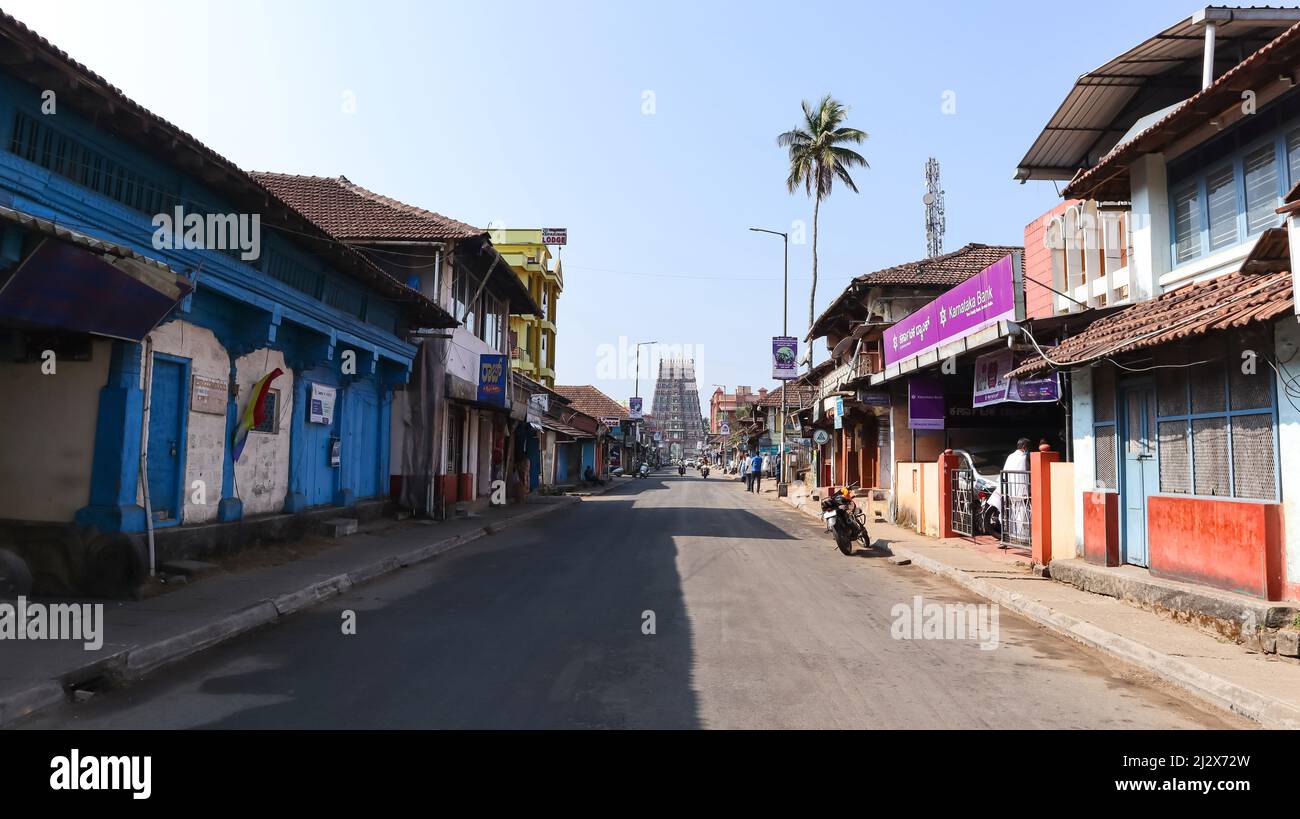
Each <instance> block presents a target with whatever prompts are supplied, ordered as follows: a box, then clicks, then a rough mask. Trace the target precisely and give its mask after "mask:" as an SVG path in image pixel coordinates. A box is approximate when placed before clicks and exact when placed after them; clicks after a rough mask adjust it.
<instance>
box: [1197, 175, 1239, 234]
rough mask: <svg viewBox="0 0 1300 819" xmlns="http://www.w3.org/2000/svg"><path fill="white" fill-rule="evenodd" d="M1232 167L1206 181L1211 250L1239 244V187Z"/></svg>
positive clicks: (1206, 203)
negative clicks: (1235, 182)
mask: <svg viewBox="0 0 1300 819" xmlns="http://www.w3.org/2000/svg"><path fill="white" fill-rule="evenodd" d="M1234 181H1235V180H1234V179H1233V176H1232V166H1231V165H1229V166H1228V167H1226V168H1224V169H1223V170H1221V171H1219V172H1218V173H1215V174H1212V175H1211V176H1210V177H1209V178H1208V179H1206V180H1205V207H1206V211H1207V212H1208V214H1209V217H1210V250H1219V249H1221V248H1225V247H1231V246H1232V245H1235V244H1236V243H1237V186H1236V185H1235V184H1234Z"/></svg>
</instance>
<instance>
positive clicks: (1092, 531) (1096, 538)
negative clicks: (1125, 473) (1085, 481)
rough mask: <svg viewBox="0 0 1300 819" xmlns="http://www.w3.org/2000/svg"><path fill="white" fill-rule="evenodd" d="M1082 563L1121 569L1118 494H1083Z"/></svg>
mask: <svg viewBox="0 0 1300 819" xmlns="http://www.w3.org/2000/svg"><path fill="white" fill-rule="evenodd" d="M1083 559H1084V560H1086V561H1088V562H1089V563H1096V564H1097V565H1098V566H1118V565H1119V493H1118V492H1084V493H1083Z"/></svg>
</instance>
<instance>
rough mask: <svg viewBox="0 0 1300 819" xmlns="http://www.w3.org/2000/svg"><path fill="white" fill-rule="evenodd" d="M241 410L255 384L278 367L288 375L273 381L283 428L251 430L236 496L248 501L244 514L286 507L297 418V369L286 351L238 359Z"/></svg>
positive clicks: (237, 465) (237, 467)
mask: <svg viewBox="0 0 1300 819" xmlns="http://www.w3.org/2000/svg"><path fill="white" fill-rule="evenodd" d="M235 366H236V368H237V372H236V378H237V380H238V383H239V397H238V398H237V399H236V401H237V405H238V407H239V411H240V412H243V410H244V407H245V406H247V404H248V401H249V400H251V399H252V395H253V385H254V384H256V383H257V381H258V379H260V378H261V377H262V376H264V375H266V374H267V373H268V372H270V371H271V370H274V369H275V368H276V367H279V368H280V369H282V370H284V374H283V375H281V376H280V377H278V378H276V379H275V380H274V381H272V382H271V389H272V390H276V391H278V392H279V394H280V396H279V401H280V404H279V407H278V409H277V415H279V417H280V429H279V432H278V433H277V434H275V435H272V434H270V433H264V432H250V433H248V441H247V443H245V444H244V452H243V454H242V455H241V456H240V458H239V460H238V461H237V462H236V463H235V496H236V497H237V498H239V499H240V500H241V501H243V503H244V516H245V517H248V516H251V515H265V514H270V513H272V512H279V511H281V510H282V509H283V508H284V498H285V495H287V494H288V492H289V434H290V433H289V428H290V426H291V421H292V419H293V409H294V407H293V381H294V373H293V370H291V369H289V367H288V366H286V365H285V363H284V354H283V353H280V352H278V351H275V350H266V349H263V350H258V351H256V352H253V353H249V354H248V355H246V356H241V357H240V358H239V359H238V360H237V361H236V362H235Z"/></svg>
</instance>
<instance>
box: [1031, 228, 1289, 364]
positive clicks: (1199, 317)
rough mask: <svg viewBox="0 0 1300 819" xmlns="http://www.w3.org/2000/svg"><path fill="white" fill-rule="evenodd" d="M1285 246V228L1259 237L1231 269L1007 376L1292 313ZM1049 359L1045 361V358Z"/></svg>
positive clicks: (1123, 315)
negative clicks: (1244, 258)
mask: <svg viewBox="0 0 1300 819" xmlns="http://www.w3.org/2000/svg"><path fill="white" fill-rule="evenodd" d="M1289 267H1290V260H1289V248H1288V245H1287V240H1286V230H1285V229H1284V228H1271V229H1270V230H1267V231H1265V232H1264V233H1263V235H1261V236H1260V239H1259V242H1258V243H1257V244H1256V245H1255V248H1254V249H1253V250H1252V251H1251V253H1250V256H1248V257H1247V259H1246V261H1245V262H1244V263H1243V264H1242V269H1241V270H1239V271H1237V272H1236V273H1231V274H1228V275H1225V276H1219V277H1218V278H1215V279H1211V280H1210V281H1207V282H1201V283H1200V284H1193V285H1188V286H1187V287H1182V288H1179V289H1178V290H1174V291H1173V292H1170V293H1165V294H1164V295H1162V296H1160V297H1159V298H1156V299H1152V300H1150V301H1144V302H1139V303H1138V304H1135V305H1133V306H1132V307H1129V308H1128V309H1126V310H1121V311H1119V312H1118V313H1114V314H1112V315H1109V316H1107V317H1105V318H1103V319H1099V320H1098V321H1096V322H1094V323H1093V324H1091V325H1090V326H1089V327H1088V329H1086V330H1084V331H1083V332H1082V333H1080V334H1079V335H1077V336H1071V337H1070V338H1068V339H1066V340H1065V341H1063V342H1061V343H1060V344H1058V345H1057V346H1055V347H1052V348H1049V349H1047V350H1046V354H1047V355H1046V358H1044V357H1041V356H1039V357H1036V358H1034V359H1033V360H1031V361H1029V362H1027V363H1025V364H1023V365H1022V366H1020V367H1019V368H1017V369H1015V370H1013V371H1012V372H1011V373H1010V374H1009V375H1011V376H1022V375H1028V374H1031V373H1035V372H1041V371H1043V370H1046V369H1048V368H1049V367H1050V366H1052V365H1056V366H1067V367H1068V366H1076V365H1081V364H1087V363H1089V362H1092V361H1097V360H1098V359H1102V358H1106V357H1107V356H1111V355H1119V354H1122V353H1128V352H1133V351H1135V350H1142V349H1146V348H1148V347H1154V346H1156V345H1159V344H1164V343H1167V342H1170V341H1175V340H1178V339H1182V338H1186V337H1188V336H1195V335H1202V334H1205V333H1208V332H1211V331H1213V330H1226V329H1228V328H1230V327H1242V326H1244V325H1246V324H1249V323H1251V322H1256V321H1267V320H1269V319H1273V318H1277V317H1278V316H1281V315H1283V314H1287V313H1290V312H1292V310H1293V307H1292V305H1293V300H1294V296H1293V294H1292V291H1291V272H1290V270H1288V269H1284V268H1289ZM1048 359H1050V361H1049V360H1048Z"/></svg>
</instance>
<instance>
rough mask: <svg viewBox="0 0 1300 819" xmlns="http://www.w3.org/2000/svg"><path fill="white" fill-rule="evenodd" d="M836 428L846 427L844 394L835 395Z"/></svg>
mask: <svg viewBox="0 0 1300 819" xmlns="http://www.w3.org/2000/svg"><path fill="white" fill-rule="evenodd" d="M835 428H836V429H844V396H842V395H837V396H835Z"/></svg>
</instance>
